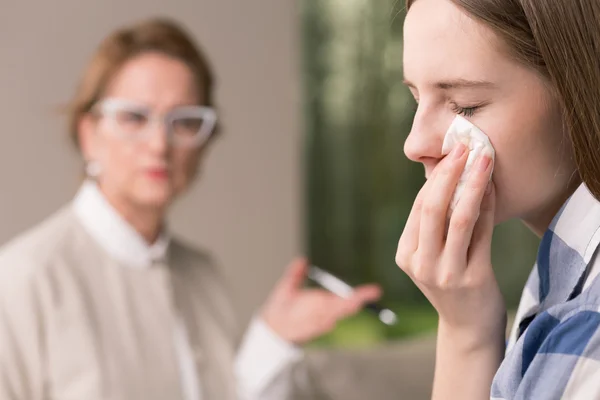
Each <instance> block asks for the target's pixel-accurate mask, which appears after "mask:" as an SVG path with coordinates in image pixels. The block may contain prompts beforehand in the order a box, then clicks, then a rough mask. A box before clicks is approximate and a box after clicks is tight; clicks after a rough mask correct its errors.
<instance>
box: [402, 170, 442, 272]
mask: <svg viewBox="0 0 600 400" xmlns="http://www.w3.org/2000/svg"><path fill="white" fill-rule="evenodd" d="M436 175H437V170H434V171H433V173H432V174H431V176H430V177H429V179H428V180H427V181H426V182H425V184H424V185H423V187H422V188H421V190H419V193H418V194H417V197H416V198H415V201H414V203H413V206H412V209H411V210H410V214H409V216H408V219H407V220H406V223H405V224H404V230H403V231H402V235H401V236H400V239H399V240H398V248H397V250H396V264H397V265H398V266H399V267H400V268H402V269H405V267H407V264H408V262H407V261H408V260H407V257H408V255H409V254H413V253H414V252H415V251H416V250H417V247H418V246H419V230H420V226H421V212H422V209H423V201H424V200H425V198H426V197H427V193H428V192H429V189H430V187H431V182H432V181H433V180H434V179H435V176H436ZM407 272H408V271H407Z"/></svg>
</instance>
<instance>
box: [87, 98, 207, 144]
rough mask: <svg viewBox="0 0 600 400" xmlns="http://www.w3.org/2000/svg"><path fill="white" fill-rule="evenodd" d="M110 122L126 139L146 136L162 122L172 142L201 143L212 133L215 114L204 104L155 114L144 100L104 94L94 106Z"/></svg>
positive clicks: (119, 134) (138, 138)
mask: <svg viewBox="0 0 600 400" xmlns="http://www.w3.org/2000/svg"><path fill="white" fill-rule="evenodd" d="M93 110H94V111H96V112H98V113H99V114H100V115H102V117H104V118H106V121H107V122H108V123H109V124H110V125H111V127H112V130H113V132H114V133H115V134H116V135H118V136H119V137H121V138H123V139H126V140H145V139H147V138H148V137H149V135H150V134H151V132H152V128H153V127H155V126H156V125H157V124H161V123H162V124H164V126H165V128H166V133H167V139H168V140H169V142H170V143H172V144H173V145H175V146H182V147H196V146H201V145H202V144H203V143H205V142H206V140H207V139H208V138H209V137H210V135H211V134H212V133H213V131H214V128H215V125H216V122H217V114H216V112H215V110H214V109H212V108H210V107H203V106H180V107H177V108H174V109H172V110H171V111H169V112H167V113H165V114H156V113H153V112H152V110H151V109H150V108H149V107H148V106H145V105H143V104H140V103H137V102H134V101H131V100H125V99H117V98H107V99H104V100H102V101H100V102H98V103H96V105H95V106H94V108H93Z"/></svg>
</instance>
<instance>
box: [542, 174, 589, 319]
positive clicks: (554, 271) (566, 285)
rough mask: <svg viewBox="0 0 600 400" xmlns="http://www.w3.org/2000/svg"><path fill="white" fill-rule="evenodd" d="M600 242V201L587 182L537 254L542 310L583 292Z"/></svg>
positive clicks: (557, 218)
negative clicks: (591, 262) (583, 286)
mask: <svg viewBox="0 0 600 400" xmlns="http://www.w3.org/2000/svg"><path fill="white" fill-rule="evenodd" d="M599 244H600V203H599V202H598V201H597V200H596V199H595V198H594V196H593V195H592V194H591V193H590V191H589V189H588V188H587V186H586V185H585V184H582V185H580V186H579V188H578V189H577V190H576V191H575V193H573V195H572V196H571V197H570V198H569V199H568V200H567V201H566V202H565V204H564V205H563V206H562V208H561V209H560V211H559V212H558V214H557V215H556V216H555V217H554V219H553V221H552V223H551V224H550V227H549V228H548V230H547V231H546V233H545V234H544V236H543V237H542V241H541V243H540V248H539V251H538V256H537V262H536V267H537V272H538V278H539V282H538V284H539V291H538V299H539V302H540V308H541V311H543V310H545V309H547V308H549V307H551V306H552V305H554V304H558V303H561V302H565V301H567V300H568V299H569V298H570V297H571V296H572V295H573V294H576V292H578V291H581V288H582V285H583V281H584V280H585V278H586V271H587V269H588V265H589V263H590V261H591V260H592V258H593V256H594V254H595V252H596V249H597V248H598V245H599Z"/></svg>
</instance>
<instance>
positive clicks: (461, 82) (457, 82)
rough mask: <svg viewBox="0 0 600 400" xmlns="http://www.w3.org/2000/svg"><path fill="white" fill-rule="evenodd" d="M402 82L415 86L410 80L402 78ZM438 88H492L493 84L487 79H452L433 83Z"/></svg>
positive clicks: (411, 86)
mask: <svg viewBox="0 0 600 400" xmlns="http://www.w3.org/2000/svg"><path fill="white" fill-rule="evenodd" d="M403 82H404V84H405V85H406V86H408V87H410V88H413V89H414V88H416V86H415V84H414V83H412V82H411V81H409V80H407V79H404V80H403ZM434 86H435V87H436V88H438V89H442V90H451V89H469V88H494V87H496V85H495V84H493V83H492V82H488V81H479V80H468V79H453V80H447V81H439V82H436V83H435V84H434Z"/></svg>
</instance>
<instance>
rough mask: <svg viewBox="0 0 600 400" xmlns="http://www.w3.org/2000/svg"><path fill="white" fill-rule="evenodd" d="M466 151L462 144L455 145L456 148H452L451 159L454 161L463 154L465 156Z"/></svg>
mask: <svg viewBox="0 0 600 400" xmlns="http://www.w3.org/2000/svg"><path fill="white" fill-rule="evenodd" d="M466 149H467V146H465V145H464V144H462V143H459V144H457V145H456V146H454V150H452V158H454V159H455V160H458V159H459V158H461V157H462V155H463V154H465V150H466Z"/></svg>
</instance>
